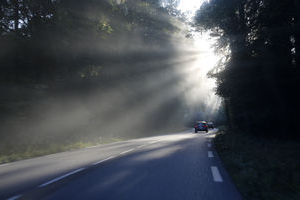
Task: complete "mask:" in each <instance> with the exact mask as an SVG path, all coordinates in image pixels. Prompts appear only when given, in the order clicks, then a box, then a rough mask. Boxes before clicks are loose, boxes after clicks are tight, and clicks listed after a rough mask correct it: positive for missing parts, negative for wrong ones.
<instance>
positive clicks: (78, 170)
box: [39, 167, 85, 187]
mask: <svg viewBox="0 0 300 200" xmlns="http://www.w3.org/2000/svg"><path fill="white" fill-rule="evenodd" d="M84 169H85V168H84V167H83V168H79V169H76V170H74V171H72V172H69V173H67V174H65V175H62V176H59V177H57V178H55V179H52V180H50V181H48V182H46V183H43V184H41V185H39V187H45V186H47V185H50V184H51V183H54V182H57V181H59V180H61V179H63V178H66V177H68V176H71V175H73V174H76V173H78V172H80V171H82V170H84Z"/></svg>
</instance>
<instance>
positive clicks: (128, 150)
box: [120, 149, 135, 155]
mask: <svg viewBox="0 0 300 200" xmlns="http://www.w3.org/2000/svg"><path fill="white" fill-rule="evenodd" d="M133 150H135V149H129V150H127V151H123V152H121V153H120V155H122V154H125V153H129V152H130V151H133Z"/></svg>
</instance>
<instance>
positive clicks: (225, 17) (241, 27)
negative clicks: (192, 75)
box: [196, 0, 300, 138]
mask: <svg viewBox="0 0 300 200" xmlns="http://www.w3.org/2000/svg"><path fill="white" fill-rule="evenodd" d="M299 6H300V4H299V1H297V0H285V1H274V0H253V1H252V0H231V1H228V0H211V1H209V2H207V3H205V4H204V5H202V7H201V9H200V10H199V12H198V15H197V17H196V22H197V25H198V27H199V29H203V28H204V29H208V30H211V34H212V36H214V37H218V39H219V43H218V46H217V47H216V49H217V51H218V52H219V53H225V55H227V57H226V59H224V60H223V61H222V62H221V63H220V66H219V67H218V68H216V69H214V70H213V71H211V73H210V75H211V76H213V77H216V78H217V80H218V89H217V93H218V94H219V95H220V96H222V97H223V98H224V101H225V103H226V108H227V111H228V112H227V113H228V118H229V121H230V124H231V126H232V127H235V128H239V129H240V130H241V129H242V130H244V132H245V131H246V132H250V133H252V134H256V135H262V136H271V137H275V136H278V137H285V138H296V137H298V138H299V134H298V132H299V131H298V130H297V129H298V128H297V127H298V125H299V111H300V106H299V102H300V98H299V95H298V93H299V91H300V90H299V81H300V68H299V66H300V42H299V41H300V7H299Z"/></svg>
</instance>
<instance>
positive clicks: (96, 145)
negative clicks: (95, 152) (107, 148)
mask: <svg viewBox="0 0 300 200" xmlns="http://www.w3.org/2000/svg"><path fill="white" fill-rule="evenodd" d="M98 146H99V145H95V146H90V147H86V149H92V148H95V147H98Z"/></svg>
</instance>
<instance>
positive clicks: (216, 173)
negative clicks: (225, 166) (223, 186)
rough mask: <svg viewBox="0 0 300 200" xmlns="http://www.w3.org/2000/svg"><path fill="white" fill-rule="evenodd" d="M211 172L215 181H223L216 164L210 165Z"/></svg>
mask: <svg viewBox="0 0 300 200" xmlns="http://www.w3.org/2000/svg"><path fill="white" fill-rule="evenodd" d="M211 173H212V176H213V179H214V181H215V182H223V179H222V176H221V174H220V172H219V169H218V168H217V167H216V166H212V167H211Z"/></svg>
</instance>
